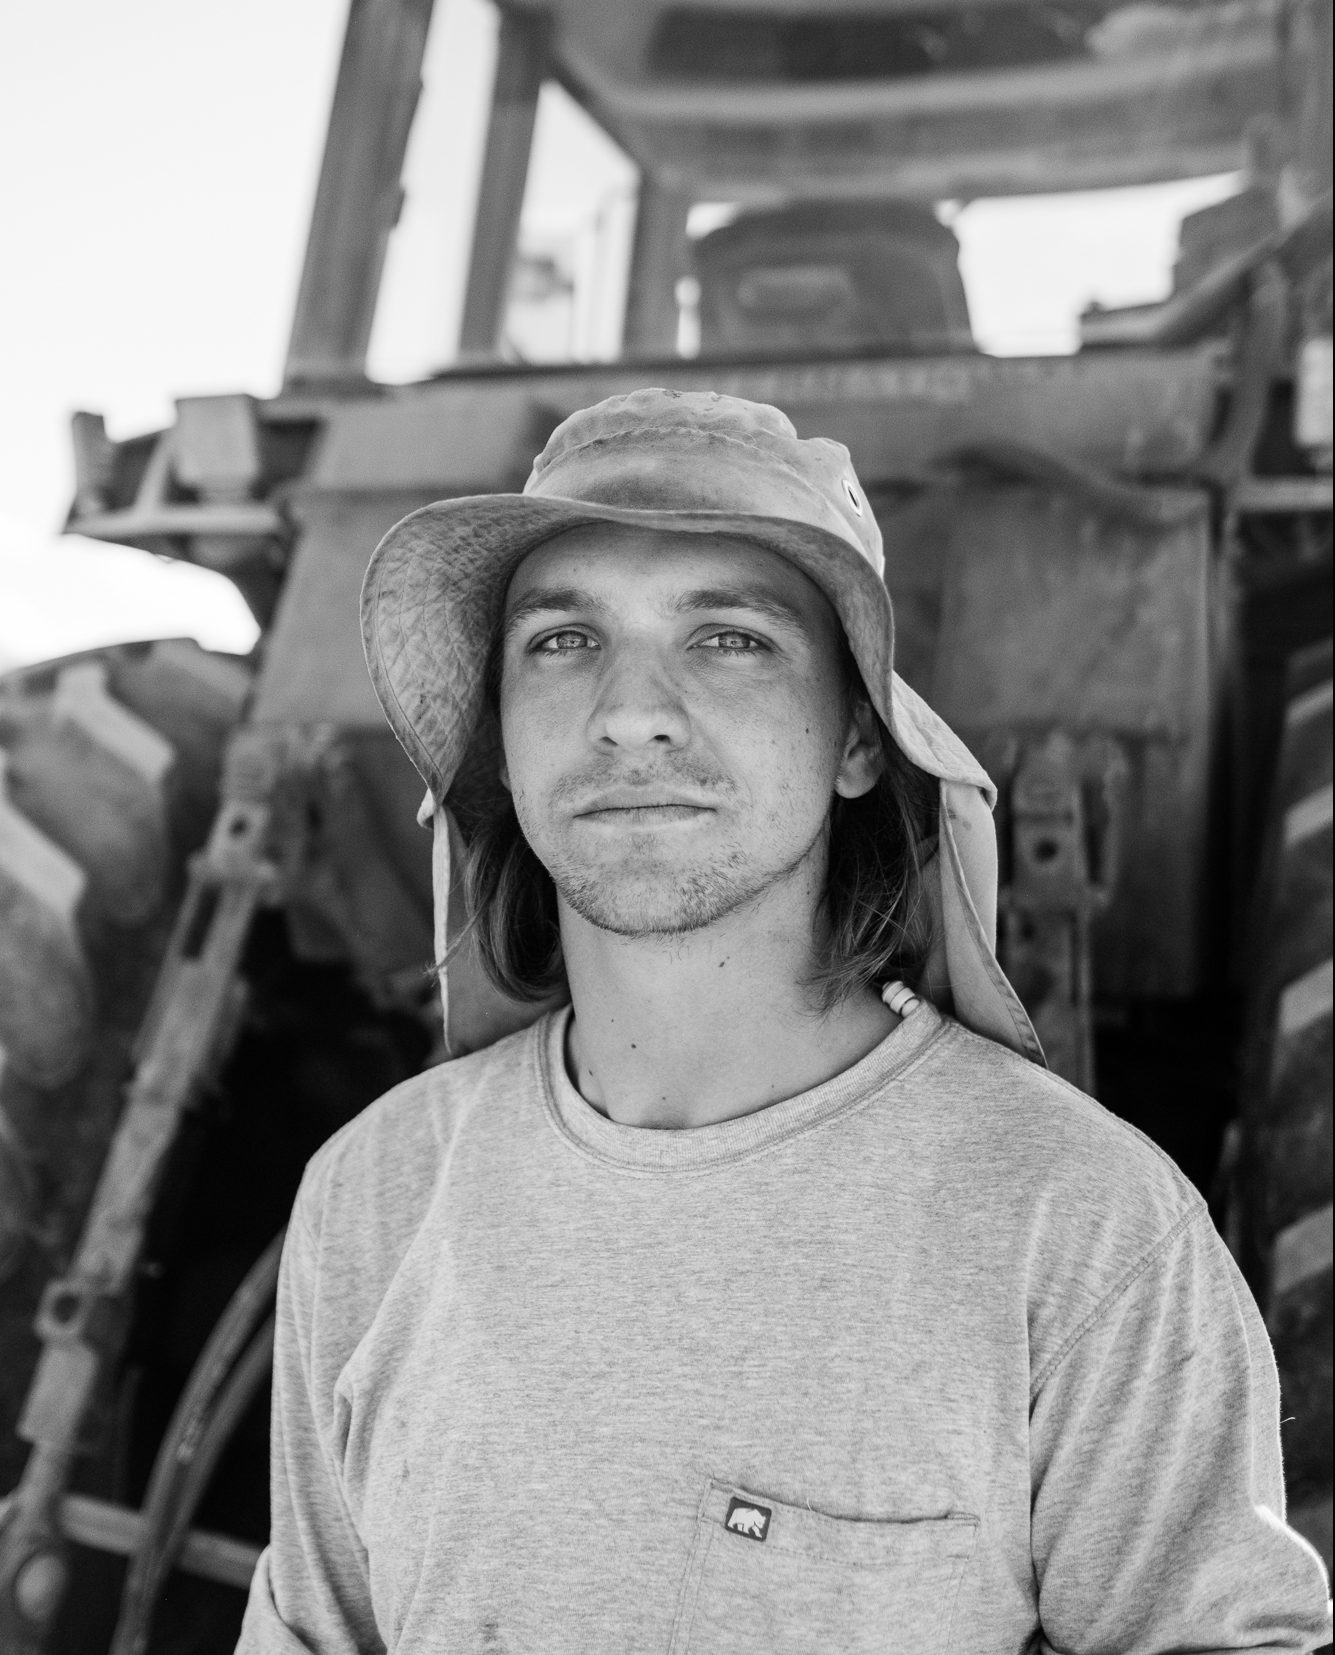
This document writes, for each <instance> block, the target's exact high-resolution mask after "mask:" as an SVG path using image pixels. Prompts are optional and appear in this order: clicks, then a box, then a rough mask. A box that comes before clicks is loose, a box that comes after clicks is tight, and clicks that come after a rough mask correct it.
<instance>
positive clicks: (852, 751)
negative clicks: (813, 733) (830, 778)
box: [834, 697, 885, 799]
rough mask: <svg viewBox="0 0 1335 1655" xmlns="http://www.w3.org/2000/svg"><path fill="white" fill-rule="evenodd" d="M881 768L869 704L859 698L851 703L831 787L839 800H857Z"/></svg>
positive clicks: (877, 736)
mask: <svg viewBox="0 0 1335 1655" xmlns="http://www.w3.org/2000/svg"><path fill="white" fill-rule="evenodd" d="M884 769H885V754H884V753H883V752H882V750H881V738H880V732H879V731H878V730H877V727H876V714H875V712H874V711H873V710H872V707H871V703H870V702H868V701H864V700H863V699H862V698H861V697H859V698H858V700H857V701H855V702H854V704H853V711H852V714H851V716H850V718H849V720H848V731H847V734H846V735H845V738H844V751H843V757H842V758H841V759H840V761H839V770H838V773H837V774H836V776H835V778H834V790H835V792H836V793H837V794H839V796H840V798H843V799H860V798H861V797H862V795H863V794H864V793H870V792H871V790H872V788H873V787H875V785H876V783H877V782H878V781H879V780H880V779H881V772H882V771H883V770H884Z"/></svg>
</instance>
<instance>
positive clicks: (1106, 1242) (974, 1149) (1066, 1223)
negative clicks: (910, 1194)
mask: <svg viewBox="0 0 1335 1655" xmlns="http://www.w3.org/2000/svg"><path fill="white" fill-rule="evenodd" d="M912 1079H913V1082H914V1091H915V1094H916V1095H915V1098H914V1100H913V1104H912V1107H913V1108H914V1110H915V1113H917V1115H918V1117H919V1118H918V1125H917V1130H918V1131H919V1132H920V1133H921V1134H922V1139H921V1141H922V1142H923V1143H924V1145H929V1146H930V1148H929V1149H927V1151H926V1152H927V1153H928V1154H930V1157H931V1160H932V1163H933V1166H934V1168H935V1177H936V1179H937V1181H938V1194H939V1196H940V1197H941V1198H942V1199H943V1200H944V1201H946V1202H948V1207H949V1210H950V1211H951V1212H952V1216H953V1221H954V1223H955V1224H956V1225H957V1226H958V1229H959V1233H960V1235H961V1237H962V1239H963V1240H965V1241H966V1242H968V1243H969V1244H970V1248H971V1251H973V1252H976V1254H977V1255H978V1257H979V1258H980V1259H990V1260H992V1261H994V1263H995V1265H996V1266H997V1268H998V1270H1002V1269H1005V1270H1007V1271H1008V1273H1009V1274H1010V1278H1011V1279H1012V1280H1019V1281H1021V1282H1023V1283H1024V1288H1025V1295H1026V1299H1027V1304H1028V1318H1029V1330H1030V1339H1031V1356H1032V1358H1033V1362H1034V1372H1035V1373H1038V1372H1039V1371H1041V1369H1042V1367H1043V1365H1044V1363H1045V1361H1046V1360H1048V1359H1049V1358H1051V1357H1053V1356H1055V1355H1056V1354H1057V1352H1058V1351H1059V1350H1061V1349H1062V1348H1064V1346H1065V1345H1066V1343H1067V1341H1068V1340H1069V1338H1070V1337H1071V1335H1072V1333H1073V1332H1074V1331H1075V1330H1077V1329H1079V1328H1082V1327H1085V1326H1087V1325H1089V1323H1090V1322H1091V1320H1092V1319H1094V1318H1097V1317H1098V1315H1099V1314H1100V1313H1101V1312H1102V1311H1103V1310H1104V1309H1105V1308H1106V1307H1107V1306H1108V1305H1110V1304H1111V1303H1112V1302H1113V1301H1114V1300H1115V1299H1116V1298H1117V1296H1118V1295H1119V1294H1120V1293H1122V1292H1124V1291H1126V1290H1127V1289H1128V1288H1129V1287H1130V1286H1131V1285H1133V1284H1134V1283H1135V1282H1136V1281H1137V1280H1138V1279H1140V1278H1141V1277H1144V1276H1146V1273H1147V1272H1150V1267H1151V1266H1152V1265H1154V1264H1155V1263H1156V1261H1158V1260H1160V1259H1162V1258H1165V1257H1166V1256H1168V1255H1172V1254H1173V1253H1174V1252H1175V1251H1178V1250H1180V1248H1181V1247H1182V1246H1183V1245H1184V1243H1185V1237H1186V1236H1187V1233H1188V1232H1189V1231H1191V1230H1194V1229H1196V1228H1197V1227H1199V1226H1202V1225H1203V1226H1206V1227H1207V1228H1209V1229H1211V1230H1212V1229H1213V1225H1212V1222H1211V1219H1210V1215H1209V1209H1208V1207H1207V1205H1206V1202H1205V1200H1204V1198H1203V1197H1202V1195H1201V1193H1200V1191H1199V1190H1198V1189H1197V1188H1196V1187H1195V1185H1194V1184H1193V1183H1192V1182H1191V1180H1190V1179H1189V1178H1188V1177H1187V1176H1186V1174H1185V1173H1184V1172H1183V1171H1182V1170H1181V1168H1180V1167H1178V1166H1177V1164H1176V1163H1175V1162H1174V1161H1173V1159H1172V1158H1171V1157H1170V1156H1169V1155H1167V1154H1166V1153H1165V1152H1164V1151H1163V1150H1162V1149H1161V1148H1160V1147H1159V1146H1158V1145H1157V1144H1156V1143H1154V1142H1153V1140H1152V1139H1150V1138H1149V1137H1147V1136H1146V1135H1145V1133H1143V1132H1141V1131H1140V1130H1139V1129H1138V1128H1136V1127H1134V1126H1132V1125H1131V1124H1130V1123H1129V1122H1127V1121H1124V1120H1122V1119H1120V1118H1119V1117H1118V1116H1116V1115H1114V1114H1113V1113H1112V1111H1111V1110H1109V1109H1106V1108H1105V1107H1104V1106H1103V1105H1102V1104H1100V1103H1098V1102H1096V1101H1095V1099H1093V1098H1092V1097H1089V1096H1088V1095H1087V1094H1085V1093H1084V1092H1081V1091H1080V1090H1079V1089H1078V1088H1076V1087H1075V1086H1072V1085H1071V1084H1070V1083H1069V1082H1067V1081H1065V1080H1062V1079H1061V1078H1060V1077H1059V1076H1057V1075H1054V1074H1053V1073H1052V1072H1051V1071H1050V1070H1047V1069H1043V1068H1040V1067H1039V1066H1038V1065H1037V1064H1034V1063H1031V1062H1029V1061H1028V1060H1027V1059H1025V1058H1022V1057H1019V1056H1017V1055H1016V1054H1015V1053H1013V1052H1011V1051H1008V1050H1007V1049H1006V1048H1005V1047H1003V1046H999V1045H997V1044H996V1043H995V1042H993V1041H990V1040H986V1039H983V1038H982V1037H981V1036H979V1035H975V1034H972V1033H970V1032H969V1031H968V1030H966V1029H964V1028H962V1027H961V1026H960V1025H959V1024H957V1023H954V1022H951V1021H947V1022H946V1023H945V1025H944V1027H943V1030H942V1035H941V1037H940V1038H939V1039H938V1040H937V1041H935V1042H934V1043H933V1047H932V1048H931V1049H930V1050H929V1051H928V1052H927V1053H925V1054H924V1059H923V1061H922V1062H921V1063H920V1064H919V1065H918V1066H917V1069H916V1073H915V1074H914V1076H913V1077H912Z"/></svg>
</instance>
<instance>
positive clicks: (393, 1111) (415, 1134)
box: [292, 1020, 545, 1320]
mask: <svg viewBox="0 0 1335 1655" xmlns="http://www.w3.org/2000/svg"><path fill="white" fill-rule="evenodd" d="M543 1023H544V1024H545V1020H543ZM541 1028H542V1025H539V1026H538V1027H535V1028H530V1029H524V1030H521V1031H520V1032H519V1033H517V1034H513V1035H510V1036H508V1037H507V1038H506V1039H504V1040H501V1041H498V1042H497V1043H496V1044H495V1045H494V1046H489V1047H487V1048H486V1049H485V1050H483V1051H480V1052H474V1053H471V1054H470V1055H469V1056H467V1057H461V1058H454V1059H452V1060H450V1061H448V1062H445V1063H440V1064H437V1065H435V1066H434V1067H433V1068H430V1069H425V1070H423V1071H422V1073H421V1074H418V1075H414V1076H412V1078H411V1079H409V1080H405V1081H403V1082H401V1084H399V1085H398V1086H396V1087H394V1088H393V1089H392V1090H391V1091H389V1092H386V1093H385V1094H384V1095H383V1096H382V1097H379V1098H377V1099H376V1101H375V1102H374V1103H371V1104H368V1105H367V1107H366V1108H365V1109H364V1110H362V1112H361V1113H360V1114H359V1115H357V1116H356V1117H355V1119H353V1120H351V1121H349V1122H348V1124H347V1125H346V1126H344V1127H342V1128H341V1129H340V1130H339V1131H338V1132H336V1133H335V1134H334V1135H333V1136H332V1137H331V1138H329V1139H328V1140H327V1141H326V1142H325V1143H324V1144H323V1145H322V1146H321V1147H320V1148H319V1149H318V1150H317V1151H316V1153H315V1154H314V1155H313V1156H312V1157H311V1159H310V1161H309V1162H308V1164H307V1167H306V1171H305V1175H304V1176H303V1178H302V1182H301V1187H300V1189H299V1190H298V1192H297V1198H296V1202H295V1204H294V1207H293V1213H292V1224H293V1226H294V1227H295V1228H297V1229H299V1230H300V1231H302V1232H303V1233H304V1235H305V1238H306V1242H307V1252H308V1255H309V1256H310V1257H311V1258H312V1259H313V1261H314V1263H315V1268H316V1274H317V1276H318V1280H317V1281H316V1282H314V1283H312V1284H311V1286H312V1289H313V1290H314V1291H316V1292H317V1293H318V1295H319V1296H320V1297H322V1298H328V1297H331V1296H332V1297H335V1298H338V1299H341V1300H346V1301H347V1303H348V1307H349V1309H351V1308H352V1306H353V1305H354V1304H355V1305H357V1306H359V1307H360V1309H359V1312H358V1313H357V1314H356V1315H354V1317H353V1319H354V1320H363V1319H365V1318H366V1317H368V1316H369V1315H370V1314H372V1313H373V1311H374V1306H375V1305H376V1304H377V1303H378V1302H379V1299H380V1298H381V1297H382V1296H383V1293H384V1290H385V1288H386V1287H387V1286H388V1284H389V1282H390V1280H391V1279H392V1277H393V1275H394V1272H395V1271H396V1270H397V1268H398V1266H399V1264H400V1262H401V1261H402V1259H403V1257H404V1255H405V1253H406V1252H407V1250H408V1248H409V1247H410V1246H411V1244H412V1241H413V1238H414V1236H415V1235H416V1234H417V1232H418V1231H419V1230H420V1228H421V1227H422V1225H423V1223H424V1222H425V1221H426V1219H427V1216H428V1214H429V1212H430V1210H431V1207H432V1203H433V1201H434V1200H435V1199H436V1196H437V1192H438V1189H439V1188H440V1185H441V1182H442V1178H443V1176H444V1174H445V1172H446V1169H447V1168H448V1165H449V1163H450V1160H451V1158H452V1154H453V1152H454V1149H455V1146H456V1145H457V1144H458V1142H459V1140H460V1138H461V1136H463V1135H465V1134H467V1132H468V1131H469V1128H470V1124H471V1123H473V1122H475V1121H476V1119H477V1117H478V1114H479V1112H480V1111H481V1112H485V1114H486V1115H487V1117H488V1120H489V1125H490V1126H491V1127H493V1128H494V1127H495V1126H496V1125H497V1123H496V1121H495V1119H494V1117H496V1116H497V1115H500V1114H503V1113H505V1112H507V1111H515V1110H518V1109H520V1108H522V1107H523V1105H524V1102H525V1100H526V1099H527V1098H528V1097H530V1096H531V1094H532V1091H533V1087H534V1085H535V1082H536V1077H537V1074H538V1069H537V1051H538V1049H539V1047H538V1044H537V1042H539V1041H540V1040H541V1037H542V1036H541Z"/></svg>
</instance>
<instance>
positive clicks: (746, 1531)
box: [723, 1496, 774, 1540]
mask: <svg viewBox="0 0 1335 1655" xmlns="http://www.w3.org/2000/svg"><path fill="white" fill-rule="evenodd" d="M773 1515H774V1514H773V1512H771V1511H770V1510H769V1508H768V1507H767V1506H757V1505H753V1504H752V1503H751V1501H749V1500H739V1499H737V1498H736V1496H734V1497H733V1500H732V1503H731V1504H730V1505H729V1507H728V1515H727V1516H726V1517H725V1518H724V1519H723V1526H724V1528H725V1529H730V1530H731V1531H732V1533H733V1534H743V1535H745V1536H746V1538H747V1539H748V1540H763V1539H764V1538H765V1536H766V1535H767V1534H768V1533H769V1520H770V1518H771V1517H772V1516H773Z"/></svg>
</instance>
